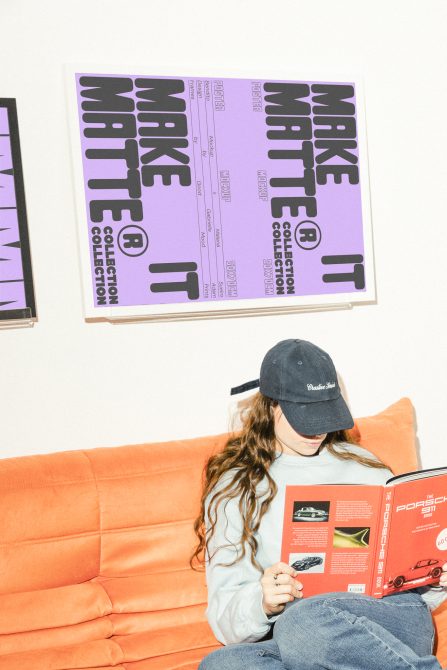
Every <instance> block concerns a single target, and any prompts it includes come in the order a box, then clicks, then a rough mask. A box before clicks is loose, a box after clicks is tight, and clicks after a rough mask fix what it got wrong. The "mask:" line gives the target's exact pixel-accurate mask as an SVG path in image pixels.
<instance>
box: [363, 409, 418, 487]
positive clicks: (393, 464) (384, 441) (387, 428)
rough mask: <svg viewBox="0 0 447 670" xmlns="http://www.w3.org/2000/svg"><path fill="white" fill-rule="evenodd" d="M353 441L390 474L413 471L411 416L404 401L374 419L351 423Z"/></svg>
mask: <svg viewBox="0 0 447 670" xmlns="http://www.w3.org/2000/svg"><path fill="white" fill-rule="evenodd" d="M351 435H352V437H353V439H354V441H356V442H358V443H359V444H360V445H361V446H363V447H364V448H365V449H368V451H371V452H372V453H373V454H375V455H376V456H377V457H378V458H379V459H380V460H381V461H382V462H383V463H385V464H386V465H387V466H388V467H389V468H390V470H392V472H394V474H402V473H403V472H410V471H412V470H417V469H418V467H419V463H418V457H417V452H416V432H415V416H414V410H413V405H412V404H411V401H410V400H409V399H408V398H402V399H401V400H399V401H398V402H395V403H394V404H393V405H390V407H387V408H386V409H385V410H383V411H382V412H379V413H378V414H375V415H374V416H366V417H363V418H360V419H356V420H355V425H354V428H353V430H352V431H351Z"/></svg>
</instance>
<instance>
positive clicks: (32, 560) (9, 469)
mask: <svg viewBox="0 0 447 670" xmlns="http://www.w3.org/2000/svg"><path fill="white" fill-rule="evenodd" d="M0 466H1V467H0V491H1V495H0V518H1V519H2V535H1V538H0V594H1V593H14V592H19V591H31V590H33V589H45V588H50V587H57V586H63V585H69V584H74V583H80V582H84V581H87V580H89V579H91V578H92V577H95V576H96V575H97V574H98V570H99V553H100V552H99V550H100V534H99V526H98V524H99V505H98V495H97V491H96V486H95V480H94V476H93V473H92V469H91V466H90V462H89V460H88V458H87V457H86V456H85V455H84V454H83V453H82V452H70V451H68V452H61V453H56V454H48V455H45V456H24V457H21V458H8V459H4V460H3V461H0Z"/></svg>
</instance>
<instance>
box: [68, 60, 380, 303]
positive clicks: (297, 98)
mask: <svg viewBox="0 0 447 670" xmlns="http://www.w3.org/2000/svg"><path fill="white" fill-rule="evenodd" d="M73 84H74V82H72V84H71V85H72V87H73V96H74V95H75V96H76V101H75V102H74V105H75V107H76V113H75V114H76V118H75V121H74V123H75V130H74V132H75V133H76V135H77V137H76V139H75V142H76V145H77V148H78V152H77V155H76V156H75V160H76V165H75V167H76V171H77V179H78V201H79V205H80V212H81V216H80V219H81V220H80V226H81V228H80V230H81V235H80V237H81V256H82V259H83V274H84V287H85V298H86V306H87V316H93V315H95V316H101V315H105V314H106V313H107V315H113V314H116V315H117V316H119V315H135V316H137V315H142V314H143V315H144V314H147V315H157V314H158V315H162V314H175V313H181V312H183V313H185V312H187V313H199V312H204V311H213V310H214V311H217V310H222V311H225V310H235V311H236V310H244V309H246V310H250V309H259V308H273V309H275V308H277V307H278V308H283V307H293V306H296V307H299V306H300V305H326V304H336V303H349V302H364V301H366V300H371V299H372V297H373V296H374V278H373V274H372V258H371V253H372V252H371V242H370V221H369V193H368V178H367V166H366V160H365V159H366V156H365V152H366V142H365V141H364V128H363V113H362V111H359V105H360V104H361V103H360V97H361V94H360V91H359V87H358V85H357V84H356V83H355V82H353V81H349V80H347V81H337V82H328V81H324V80H322V81H301V80H296V81H291V80H286V79H284V80H276V79H236V78H198V77H186V76H185V77H175V76H147V75H118V74H88V73H84V74H80V73H79V72H78V73H76V74H75V86H76V92H75V93H74V85H73Z"/></svg>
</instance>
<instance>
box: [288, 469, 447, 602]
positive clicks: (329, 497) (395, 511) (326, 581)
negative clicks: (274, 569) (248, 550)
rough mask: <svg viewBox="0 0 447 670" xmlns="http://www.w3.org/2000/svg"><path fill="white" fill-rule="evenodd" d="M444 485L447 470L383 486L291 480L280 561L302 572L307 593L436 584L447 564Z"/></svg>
mask: <svg viewBox="0 0 447 670" xmlns="http://www.w3.org/2000/svg"><path fill="white" fill-rule="evenodd" d="M446 488H447V469H446V468H436V469H433V470H425V471H424V470H422V471H418V472H416V473H410V474H408V475H405V476H400V477H393V478H391V479H390V480H388V482H387V483H386V485H385V486H372V485H352V484H340V485H330V486H325V485H312V486H287V487H286V499H285V508H284V525H283V537H282V550H281V560H282V561H284V562H286V563H288V564H289V565H291V566H292V567H293V568H294V569H295V570H297V572H299V575H298V577H297V579H299V580H300V581H301V582H302V583H303V586H304V593H305V595H307V596H311V595H318V594H320V593H327V592H331V591H340V592H351V593H363V594H365V595H372V596H375V597H377V598H381V597H383V596H386V595H389V594H392V593H396V592H398V591H405V590H408V589H413V588H418V587H421V586H428V585H430V584H437V582H439V577H440V575H441V573H442V566H443V564H444V563H446V562H447V553H446V552H447V496H446V495H445V491H446ZM303 501H305V502H303ZM303 510H304V512H303ZM316 510H320V511H321V512H324V514H325V516H324V518H322V517H321V515H320V516H317V513H316ZM309 512H310V514H314V516H313V517H312V516H308V514H309ZM303 513H304V514H305V516H303V517H302V518H301V514H303ZM303 519H306V523H305V524H304V523H303ZM315 573H317V574H315Z"/></svg>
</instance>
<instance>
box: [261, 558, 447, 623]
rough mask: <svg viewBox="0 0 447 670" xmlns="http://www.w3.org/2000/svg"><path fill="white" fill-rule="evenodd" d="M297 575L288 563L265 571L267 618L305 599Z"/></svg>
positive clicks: (264, 598) (263, 586)
mask: <svg viewBox="0 0 447 670" xmlns="http://www.w3.org/2000/svg"><path fill="white" fill-rule="evenodd" d="M297 574H298V573H297V571H296V570H294V569H293V568H291V567H290V565H287V563H275V565H271V566H270V567H269V568H267V569H266V570H264V574H263V575H262V577H261V585H262V594H263V597H262V607H263V608H264V612H265V613H266V614H267V616H270V615H272V614H279V613H280V612H282V611H283V609H284V607H285V604H286V603H289V602H292V600H294V599H295V598H302V597H303V593H302V588H303V585H302V584H301V583H300V582H297V581H296V580H295V579H294V577H296V575H297ZM446 576H447V575H446Z"/></svg>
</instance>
